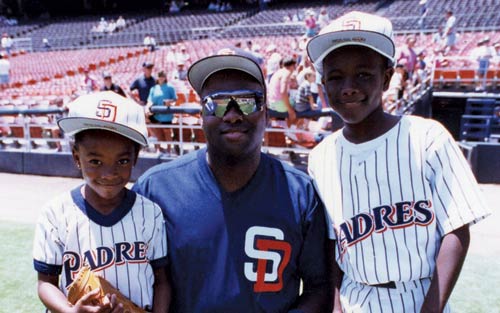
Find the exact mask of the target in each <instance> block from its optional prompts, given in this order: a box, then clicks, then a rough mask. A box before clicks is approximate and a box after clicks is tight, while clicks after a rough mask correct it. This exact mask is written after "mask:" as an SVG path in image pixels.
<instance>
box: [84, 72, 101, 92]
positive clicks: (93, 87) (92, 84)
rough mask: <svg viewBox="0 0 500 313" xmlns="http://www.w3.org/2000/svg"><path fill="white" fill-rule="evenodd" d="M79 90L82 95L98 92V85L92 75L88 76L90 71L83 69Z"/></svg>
mask: <svg viewBox="0 0 500 313" xmlns="http://www.w3.org/2000/svg"><path fill="white" fill-rule="evenodd" d="M80 89H81V93H82V94H89V93H92V92H94V91H97V90H99V85H98V84H97V80H96V78H95V77H94V75H92V74H90V70H89V69H88V68H85V69H84V70H83V77H82V79H81V82H80Z"/></svg>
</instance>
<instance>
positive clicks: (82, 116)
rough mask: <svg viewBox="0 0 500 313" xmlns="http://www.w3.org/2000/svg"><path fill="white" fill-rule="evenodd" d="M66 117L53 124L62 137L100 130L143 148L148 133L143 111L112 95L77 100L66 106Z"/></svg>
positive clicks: (135, 105) (103, 94)
mask: <svg viewBox="0 0 500 313" xmlns="http://www.w3.org/2000/svg"><path fill="white" fill-rule="evenodd" d="M68 108H69V113H68V117H65V118H62V119H60V120H58V121H57V124H58V125H59V127H60V128H61V129H62V130H63V131H64V133H65V134H67V135H69V136H72V135H75V134H76V133H79V132H81V131H84V130H89V129H103V130H108V131H111V132H114V133H117V134H119V135H122V136H124V137H127V138H129V139H130V140H133V141H135V142H137V143H139V144H140V145H142V146H147V144H148V141H147V136H148V131H147V128H146V120H145V117H144V109H143V108H142V107H141V106H140V105H139V104H137V103H136V102H135V101H133V100H131V99H129V98H125V97H122V96H120V95H119V94H117V93H115V92H113V91H101V92H96V93H92V94H88V95H83V96H80V97H78V98H77V99H76V100H74V101H73V102H71V103H70V104H68Z"/></svg>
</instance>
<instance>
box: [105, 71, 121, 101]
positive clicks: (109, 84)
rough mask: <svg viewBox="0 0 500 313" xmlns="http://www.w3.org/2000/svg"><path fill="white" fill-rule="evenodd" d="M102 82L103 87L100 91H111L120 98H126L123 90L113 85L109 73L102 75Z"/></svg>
mask: <svg viewBox="0 0 500 313" xmlns="http://www.w3.org/2000/svg"><path fill="white" fill-rule="evenodd" d="M102 80H103V86H102V87H101V91H107V90H111V91H113V92H116V93H117V94H119V95H120V96H123V97H127V95H126V94H125V91H123V89H122V88H121V87H120V86H118V85H117V84H115V83H113V77H112V75H111V73H110V72H104V73H102Z"/></svg>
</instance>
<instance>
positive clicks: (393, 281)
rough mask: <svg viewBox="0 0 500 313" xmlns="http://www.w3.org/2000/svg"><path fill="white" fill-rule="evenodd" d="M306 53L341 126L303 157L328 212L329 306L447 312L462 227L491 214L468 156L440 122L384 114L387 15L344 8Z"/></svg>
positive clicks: (465, 234)
mask: <svg viewBox="0 0 500 313" xmlns="http://www.w3.org/2000/svg"><path fill="white" fill-rule="evenodd" d="M307 50H308V53H309V56H310V57H311V60H312V61H313V63H314V65H315V66H316V68H317V69H318V71H319V72H320V73H321V74H322V77H323V83H324V86H325V88H326V93H327V96H328V99H329V103H330V105H331V106H332V108H333V109H334V110H335V111H336V112H337V113H338V114H339V115H340V116H341V118H342V119H343V121H344V125H345V126H344V128H343V129H341V130H339V131H337V132H335V133H334V134H332V135H331V136H329V137H327V138H326V139H325V140H323V141H322V142H321V143H320V144H319V145H318V146H317V147H316V148H315V149H314V150H313V151H312V153H311V155H310V159H309V172H310V174H311V175H312V176H313V178H314V179H315V181H316V184H317V187H318V190H319V193H320V196H321V197H322V199H323V201H324V203H325V206H326V207H327V210H328V212H329V213H330V217H331V219H332V226H333V229H331V231H332V232H331V234H330V237H331V239H332V240H334V243H335V245H336V247H335V252H336V256H335V257H336V262H332V263H333V264H332V266H333V273H334V278H335V284H336V286H335V310H336V311H340V310H342V311H343V312H353V311H354V312H384V313H385V312H431V311H432V312H443V311H445V312H448V311H449V307H448V305H447V301H448V299H449V296H450V294H451V292H452V289H453V287H454V285H455V282H456V280H457V279H458V276H459V273H460V269H461V266H462V264H463V261H464V258H465V255H466V253H467V248H468V244H469V225H471V224H474V223H476V222H478V221H479V220H481V219H483V218H485V217H486V216H487V215H489V212H488V210H487V209H486V208H485V207H484V205H483V202H482V199H481V192H480V190H479V188H478V186H477V183H476V181H475V179H474V177H473V175H472V173H471V171H470V168H469V166H468V164H467V162H466V161H465V159H464V157H463V155H462V153H461V151H460V150H459V148H458V147H457V145H456V143H455V141H454V140H453V138H452V137H451V136H450V134H449V133H448V132H447V131H446V129H445V128H444V127H443V126H442V125H441V124H439V123H437V122H436V121H433V120H429V119H423V118H420V117H416V116H402V117H399V116H394V115H390V114H387V113H385V112H384V111H383V108H382V101H381V97H382V93H383V91H384V90H387V88H388V86H389V81H390V79H391V76H392V74H393V72H394V69H393V64H394V63H393V62H394V50H395V49H394V41H393V39H392V24H391V22H390V21H389V20H387V19H385V18H382V17H378V16H375V15H370V14H366V13H361V12H351V13H348V14H346V15H344V16H341V17H340V18H338V19H337V20H335V21H333V22H332V24H330V25H329V26H327V27H326V28H325V29H323V30H322V31H321V33H320V34H319V35H318V36H317V37H315V38H313V39H312V40H311V41H310V42H309V44H308V47H307Z"/></svg>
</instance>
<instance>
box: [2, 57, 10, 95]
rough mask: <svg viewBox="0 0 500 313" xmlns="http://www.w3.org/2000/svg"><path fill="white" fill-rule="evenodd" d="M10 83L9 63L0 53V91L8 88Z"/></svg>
mask: <svg viewBox="0 0 500 313" xmlns="http://www.w3.org/2000/svg"><path fill="white" fill-rule="evenodd" d="M9 82H10V62H9V60H7V58H5V56H4V55H3V54H2V53H0V90H4V89H6V88H7V87H9Z"/></svg>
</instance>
